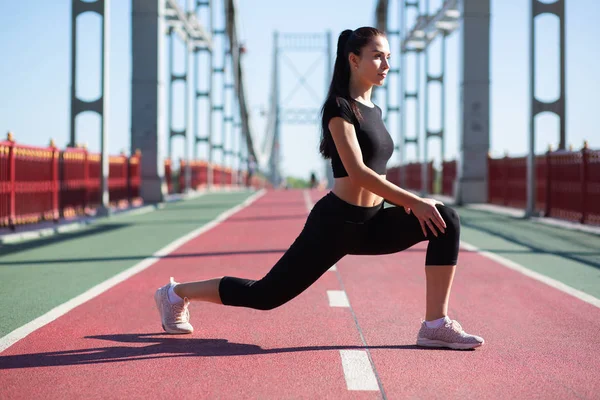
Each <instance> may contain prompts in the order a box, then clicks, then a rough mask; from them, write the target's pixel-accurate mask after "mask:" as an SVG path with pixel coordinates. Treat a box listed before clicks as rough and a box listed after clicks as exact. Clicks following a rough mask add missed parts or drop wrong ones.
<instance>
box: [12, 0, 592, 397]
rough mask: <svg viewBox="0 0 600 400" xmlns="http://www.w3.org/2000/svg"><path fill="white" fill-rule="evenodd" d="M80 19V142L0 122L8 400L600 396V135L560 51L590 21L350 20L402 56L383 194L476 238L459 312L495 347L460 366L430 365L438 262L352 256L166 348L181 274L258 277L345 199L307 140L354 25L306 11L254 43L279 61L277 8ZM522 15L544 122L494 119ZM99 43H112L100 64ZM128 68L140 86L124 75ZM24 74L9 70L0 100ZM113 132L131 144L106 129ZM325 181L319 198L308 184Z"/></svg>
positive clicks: (380, 100)
mask: <svg viewBox="0 0 600 400" xmlns="http://www.w3.org/2000/svg"><path fill="white" fill-rule="evenodd" d="M65 3H69V5H70V7H64V6H63V7H62V9H61V10H60V15H61V18H63V19H65V20H69V21H70V25H68V28H65V29H66V30H65V32H67V31H68V33H69V35H68V36H69V40H68V43H61V44H60V46H59V45H56V47H57V48H58V47H61V48H62V47H65V48H68V49H69V51H68V52H67V53H66V55H67V56H68V59H66V58H65V60H63V61H64V63H66V64H67V65H68V64H69V63H70V65H68V66H69V68H68V69H65V71H67V70H68V73H69V79H68V80H66V82H68V86H69V88H68V90H67V89H65V93H67V94H68V95H69V97H68V98H67V100H68V107H63V109H62V113H63V114H62V115H61V118H63V119H64V121H66V122H65V129H63V130H61V131H60V133H58V134H56V132H57V129H56V128H53V127H48V129H47V132H54V133H52V134H48V133H43V132H42V133H37V132H31V133H29V132H27V131H23V130H19V129H18V127H21V126H28V125H27V123H29V122H28V121H22V120H18V119H15V118H13V116H12V115H23V114H19V113H17V112H16V111H15V110H14V109H13V106H12V105H10V108H7V107H2V108H4V109H6V110H9V111H4V112H2V113H0V120H3V121H7V123H8V124H9V125H6V126H5V123H3V124H2V125H1V126H0V129H2V128H5V130H6V131H7V133H6V137H5V139H4V140H2V141H0V282H1V283H0V287H1V288H2V290H1V291H0V298H1V299H2V307H0V382H1V383H2V384H1V385H0V397H2V398H7V399H8V398H10V399H13V398H14V399H17V398H27V399H29V398H54V397H60V398H82V397H103V398H104V397H111V398H112V397H114V398H123V397H144V398H148V397H162V396H164V393H165V392H167V391H168V393H169V396H181V397H193V398H288V397H294V398H336V399H337V398H384V399H386V398H390V399H392V398H408V397H419V398H438V397H450V398H459V397H460V398H464V397H467V398H531V397H538V398H590V399H592V398H595V396H596V393H597V392H598V390H599V389H600V381H599V380H598V379H597V378H596V377H595V372H594V371H597V370H598V368H599V367H600V362H599V361H598V348H600V346H599V345H600V339H598V337H597V335H594V332H595V331H597V329H598V328H600V323H599V322H597V321H598V320H599V318H598V317H599V316H600V312H599V308H600V289H599V288H600V281H599V277H598V268H600V251H599V249H600V141H599V140H600V136H599V135H598V133H597V132H594V131H593V130H590V131H587V132H586V133H585V135H583V136H582V133H581V132H579V131H575V130H574V129H571V128H570V127H572V126H573V125H571V124H570V123H569V120H567V117H568V116H570V115H573V114H571V113H573V111H571V110H574V109H576V108H577V107H582V104H587V103H585V101H584V100H581V99H579V98H578V97H577V96H572V95H570V96H567V92H568V90H572V89H569V83H570V79H571V78H570V76H572V75H569V74H568V73H567V72H568V71H569V70H568V69H567V65H574V69H577V66H579V65H581V64H579V60H578V59H574V58H573V56H572V55H570V47H569V45H570V43H572V42H568V41H567V38H568V37H569V36H568V35H575V34H576V32H579V31H576V29H583V28H579V27H577V25H582V26H591V25H593V24H592V23H591V22H590V21H592V20H593V19H594V18H595V17H597V16H598V15H600V14H598V13H600V9H598V7H596V6H594V5H590V10H589V11H588V13H587V14H586V13H585V12H583V11H582V9H578V10H577V12H575V11H574V9H571V8H569V7H573V2H568V1H566V0H558V1H554V2H547V1H544V2H542V1H539V0H530V1H527V2H526V3H527V7H524V8H523V7H521V6H519V7H517V8H515V9H512V8H511V7H512V5H509V4H508V3H501V2H499V1H492V0H485V1H481V0H438V1H434V0H377V1H372V2H362V3H360V4H359V3H357V4H356V5H355V6H356V7H357V9H358V7H366V8H368V14H369V15H368V18H366V17H365V16H364V15H363V16H361V18H359V19H354V21H362V22H361V25H371V26H376V27H378V28H379V29H380V30H382V31H384V32H385V33H386V36H387V38H388V40H389V42H390V48H391V50H392V54H393V55H392V57H393V58H392V68H391V69H390V72H389V75H388V78H387V80H386V83H385V85H384V86H382V87H379V88H376V89H375V91H374V94H373V96H374V98H373V101H374V102H375V103H377V104H378V105H379V106H380V107H381V108H382V111H383V115H384V121H385V123H386V126H387V127H388V130H389V131H390V133H391V135H392V137H393V139H394V142H395V149H394V155H393V157H392V160H390V162H389V164H388V170H387V179H388V180H389V181H391V182H393V183H395V184H397V185H398V186H400V187H403V188H405V189H408V190H411V191H412V192H414V193H415V194H417V195H420V196H423V197H433V198H436V199H439V200H441V201H443V202H444V203H445V204H447V205H451V206H452V207H454V208H455V209H456V210H457V211H458V212H459V215H460V218H461V253H460V256H459V265H458V269H457V275H456V278H455V282H454V286H453V291H452V296H451V301H450V310H449V313H450V314H451V315H450V316H451V317H456V318H457V319H458V320H460V321H461V324H462V325H463V326H464V327H465V329H466V330H467V331H469V332H471V331H472V332H474V333H477V334H480V335H481V336H483V337H485V339H486V344H485V345H484V346H483V347H481V348H479V349H477V350H475V351H467V352H465V351H447V350H431V349H424V348H421V347H418V346H416V345H415V338H416V333H417V330H418V326H419V323H420V320H421V319H422V318H424V314H423V310H424V306H425V303H424V301H425V293H424V290H425V279H424V276H425V275H424V273H423V269H422V265H423V263H424V257H425V251H426V243H420V244H418V245H416V246H414V247H412V248H410V249H408V250H407V251H404V252H401V253H398V254H391V255H385V256H377V257H371V256H369V257H366V256H346V257H344V258H343V259H342V260H340V261H339V262H338V263H336V264H335V265H333V266H332V267H331V268H330V270H329V271H328V272H327V273H325V274H324V275H323V276H322V277H321V278H320V279H319V280H318V281H317V282H316V283H315V284H314V285H313V286H311V287H310V288H309V289H308V290H307V291H306V292H304V293H303V294H302V295H301V296H299V297H298V298H296V299H294V300H293V301H291V302H290V303H287V304H286V305H284V306H282V307H280V308H277V309H275V310H271V311H268V312H264V311H258V310H249V309H240V308H234V307H223V306H218V305H215V304H210V303H194V304H193V305H192V306H191V307H190V311H191V313H192V320H191V322H192V324H193V325H194V326H195V332H194V333H193V334H192V335H186V336H170V335H166V334H164V332H162V330H161V329H160V323H159V320H158V319H157V318H158V314H157V312H156V310H155V308H154V303H153V301H152V295H153V293H154V290H156V288H157V287H159V286H162V285H164V284H165V283H166V282H167V281H168V278H169V277H170V276H174V277H175V278H176V280H177V281H195V280H202V279H209V278H213V277H217V276H223V275H232V276H240V277H247V278H249V279H260V278H261V277H262V276H264V274H265V273H266V272H268V270H269V269H270V267H271V266H272V265H273V264H274V263H275V262H276V261H277V260H278V259H279V258H280V257H281V256H282V255H283V253H284V252H285V251H286V250H287V248H288V247H289V246H290V245H291V243H292V242H293V241H294V239H295V238H296V237H297V235H298V233H299V232H300V231H301V229H302V227H303V225H304V222H305V221H306V217H307V215H308V213H309V212H310V210H311V209H312V207H313V205H314V204H315V203H316V202H317V201H318V200H319V199H320V198H321V197H323V196H324V195H325V194H326V193H327V191H328V190H329V189H330V188H331V186H332V184H333V176H332V174H331V169H330V165H329V162H328V160H327V161H326V160H322V159H319V158H318V154H317V152H318V150H317V148H316V146H315V144H316V143H317V142H318V140H319V137H320V134H321V133H320V127H319V125H320V107H321V105H322V104H321V102H322V100H323V99H324V97H325V94H326V90H327V88H328V84H329V82H330V79H331V72H332V69H333V61H334V58H335V45H336V39H337V35H338V34H339V29H338V25H337V24H338V23H337V22H332V21H329V20H328V21H327V22H323V23H321V22H320V21H321V19H320V17H319V16H316V15H315V14H314V13H318V11H319V9H317V8H316V7H321V8H322V12H323V13H325V14H327V13H329V12H330V8H329V7H330V6H327V5H313V4H312V3H311V2H308V3H307V4H306V5H305V7H308V8H307V9H306V10H308V11H301V10H300V9H298V10H297V13H298V15H297V16H295V17H294V18H292V16H291V15H287V16H285V17H281V16H280V17H279V18H284V19H285V18H287V19H288V20H289V26H290V27H296V24H295V23H293V22H292V19H295V18H299V20H302V19H306V21H308V18H314V27H313V26H311V24H306V23H305V24H304V25H305V26H306V28H307V29H304V30H298V29H290V30H282V29H280V28H273V29H272V30H270V31H268V32H267V35H265V34H264V29H260V31H261V33H260V34H261V35H262V36H261V38H263V39H261V40H263V41H262V42H261V43H262V47H264V48H266V49H267V50H268V51H264V50H261V49H260V46H259V45H255V46H254V47H253V46H252V43H258V41H254V42H253V41H252V40H251V37H252V36H251V35H250V34H249V32H250V31H249V29H253V31H252V32H254V30H256V29H257V26H260V25H261V24H262V23H263V22H264V24H265V25H264V26H265V27H269V28H268V29H271V28H270V27H271V26H273V27H275V26H280V25H276V24H274V25H269V24H268V23H267V22H266V20H268V19H269V16H270V15H271V14H270V13H275V14H273V15H279V14H277V12H279V11H273V10H272V9H270V10H268V11H267V8H269V7H271V8H274V7H276V6H275V2H273V4H271V3H269V6H265V7H266V8H265V9H264V10H263V11H260V10H259V7H262V5H261V6H258V5H256V7H257V8H256V9H252V7H254V6H253V5H251V4H246V3H245V2H237V1H235V0H223V1H219V2H217V1H213V0H196V1H192V0H186V1H183V0H180V1H177V0H153V1H144V2H141V1H132V2H122V3H117V2H115V1H110V0H97V1H94V2H88V1H82V0H72V1H70V2H65ZM125 3H127V5H125ZM265 3H268V2H265ZM366 3H368V4H366ZM261 4H262V3H261ZM515 4H516V3H515ZM367 6H368V7H367ZM579 6H581V7H582V8H584V6H582V5H579ZM290 7H292V6H291V5H290ZM294 7H295V6H294ZM294 7H292V10H295V8H294ZM311 7H312V8H311ZM594 7H595V8H594ZM3 8H6V9H5V10H4V11H6V13H2V14H6V15H8V14H15V13H18V12H21V13H25V12H29V11H28V10H27V9H26V8H25V5H19V4H15V5H10V6H9V5H2V6H0V11H2V9H3ZM350 8H351V7H350ZM515 10H518V11H515ZM309 11H310V12H309ZM338 12H340V14H339V18H340V19H341V20H343V19H344V18H349V19H352V18H355V17H354V16H353V15H357V14H360V13H359V12H357V11H356V10H355V11H354V14H352V13H351V12H350V10H348V11H347V12H348V15H347V16H346V14H345V12H346V11H338ZM33 13H34V14H36V13H35V11H33ZM57 13H58V11H57ZM261 13H264V15H263V14H261ZM303 13H304V14H303ZM495 13H496V14H495ZM515 13H517V14H518V18H520V19H521V21H526V23H525V24H522V25H523V26H525V27H526V30H525V31H524V32H526V33H527V35H526V36H519V37H518V39H519V40H520V43H524V42H526V43H527V45H526V46H525V45H524V46H525V47H527V51H526V52H525V53H523V52H520V53H519V52H518V51H516V52H515V59H514V60H513V61H514V63H515V65H519V66H524V67H525V68H520V69H519V70H520V71H522V76H523V77H526V81H527V83H528V85H529V86H528V87H527V88H526V90H525V88H523V90H522V92H526V97H525V99H524V100H523V98H521V99H520V100H519V102H517V101H516V100H515V104H526V105H528V109H527V110H526V111H521V110H517V109H516V108H511V107H513V106H512V105H511V104H506V103H503V102H500V101H498V102H495V100H496V99H498V98H499V97H498V95H497V94H496V95H494V92H496V93H498V92H500V91H501V88H500V87H499V85H498V84H496V83H495V82H494V81H493V79H492V76H493V70H494V67H496V68H509V67H506V65H509V63H506V62H505V61H504V60H503V61H500V60H499V58H498V56H497V55H496V56H494V55H495V54H497V53H495V51H497V50H495V49H496V48H495V47H494V45H498V43H500V46H504V42H503V41H500V40H498V39H494V32H495V33H496V34H502V35H506V40H513V39H514V35H511V33H510V30H509V29H508V28H506V26H510V25H511V22H510V21H508V16H512V17H514V16H515ZM351 14H352V15H351ZM281 15H284V14H281ZM571 15H573V17H571ZM257 16H259V17H260V16H262V18H264V21H263V20H261V19H258V20H257V18H259V17H257ZM592 17H594V18H592ZM571 18H573V19H571ZM548 19H551V21H552V22H550V23H548V22H547V21H548ZM123 21H128V24H129V25H128V26H130V31H128V32H127V37H125V38H123V36H122V35H123V31H124V30H123V27H122V22H123ZM32 23H33V22H32ZM494 23H496V24H497V25H500V26H502V25H504V26H505V28H503V30H499V28H494V27H493V25H494ZM344 25H345V24H344ZM358 26H360V25H358ZM358 26H356V27H358ZM356 27H355V28H356ZM92 28H94V29H95V34H96V35H97V36H96V37H97V39H98V40H97V42H95V44H94V45H88V44H89V43H88V42H89V37H88V36H89V32H90V31H94V29H92ZM11 29H14V30H15V32H17V29H18V28H16V27H13V26H12V25H11ZM23 29H24V28H23ZM57 29H58V28H57ZM265 29H266V28H265ZM342 29H343V28H342ZM494 29H496V30H494ZM515 29H516V28H515ZM521 32H523V31H521ZM253 34H255V35H257V37H258V30H256V32H255V33H253ZM14 36H15V37H18V35H14ZM265 37H268V41H269V42H268V43H265V42H264V38H265ZM578 37H581V36H578ZM585 38H586V39H585V40H586V41H585V43H584V45H585V46H584V47H586V48H587V50H586V54H587V53H591V54H596V56H595V57H596V58H597V54H598V51H597V50H598V45H597V44H596V43H594V42H593V40H592V36H590V35H587V36H585ZM15 40H17V41H18V39H15ZM23 40H25V38H23ZM40 40H43V38H41V39H40ZM121 42H127V43H129V45H130V47H127V49H125V50H123V49H121V46H122V43H121ZM98 44H99V45H98ZM579 45H580V44H578V46H579ZM7 49H8V47H7ZM594 49H595V50H594ZM548 51H549V52H550V54H552V55H553V57H549V58H546V57H545V55H546V54H548ZM59 53H60V52H57V54H59ZM6 54H8V60H9V61H10V58H11V57H15V60H16V57H17V56H16V55H14V56H11V54H13V53H10V52H6ZM14 54H17V53H14ZM60 54H62V53H60ZM118 54H126V55H127V58H128V63H129V64H128V65H129V66H130V79H122V76H121V75H119V74H120V73H121V72H120V71H121V70H122V68H121V67H120V66H119V67H115V65H118V63H115V62H114V58H115V57H117V56H116V55H118ZM519 54H521V56H524V57H521V58H518V55H519ZM253 57H254V58H253ZM257 60H259V61H257ZM119 62H121V61H119ZM502 62H505V63H502ZM553 63H554V64H555V65H554V64H553ZM569 63H570V64H569ZM500 65H501V66H500ZM261 68H262V69H265V70H268V72H266V74H267V75H266V76H267V77H268V79H267V80H264V81H262V80H260V78H259V77H260V76H261V75H260V74H261V72H260V71H259V69H261ZM546 69H553V70H554V75H552V74H548V73H547V71H546ZM583 71H584V70H583V69H582V72H581V74H583ZM42 73H43V72H42V71H41V70H37V71H36V72H35V74H42ZM17 75H18V71H14V72H13V73H11V72H10V71H6V72H3V76H2V77H0V79H2V80H1V81H0V82H6V84H7V85H8V84H9V83H10V82H9V80H13V78H14V77H16V76H17ZM315 75H319V76H318V77H315ZM548 76H551V77H552V76H553V78H552V80H551V81H548ZM117 79H120V82H125V83H126V85H127V87H128V93H129V96H127V95H124V92H123V91H122V90H120V89H117V90H115V85H114V82H115V81H116V80H117ZM504 79H505V81H504V83H507V82H510V79H511V77H508V78H506V76H505V78H504ZM514 79H515V81H516V80H517V77H515V78H514ZM19 85H21V86H20V87H23V91H25V90H26V89H25V82H22V83H19ZM517 86H518V85H514V86H511V87H517ZM548 86H553V87H554V88H555V90H553V91H551V92H552V93H551V95H550V96H549V95H548V90H547V89H546V88H547V87H548ZM65 88H66V86H65ZM94 88H95V89H94ZM259 89H260V90H259ZM257 90H258V91H260V93H257ZM94 91H95V93H93V92H94ZM506 91H507V92H508V89H506ZM301 92H303V93H301ZM90 93H92V94H90ZM571 93H573V92H571ZM578 93H579V92H578ZM261 96H262V97H261ZM521 96H522V93H521ZM257 98H262V99H263V100H260V102H261V104H263V103H262V102H264V104H266V105H264V106H263V105H261V106H258V105H257V101H256V99H257ZM502 99H505V97H502ZM28 101H33V100H28ZM6 104H7V105H8V103H6ZM15 104H18V101H17V100H15ZM23 104H24V103H23ZM117 104H118V106H115V105H117ZM123 104H125V105H126V107H124V106H123ZM49 106H50V105H49ZM515 107H516V106H515ZM123 108H125V110H122V109H123ZM494 115H495V116H496V122H494V121H493V116H494ZM499 115H501V116H509V118H510V116H512V118H514V119H515V120H518V119H519V118H521V120H519V121H520V122H525V125H526V127H525V128H524V129H523V131H524V132H526V134H527V135H526V136H527V138H526V139H527V140H526V146H525V147H522V148H520V149H522V150H525V151H524V152H523V151H521V152H519V151H508V150H507V149H506V147H509V144H506V143H508V142H506V141H500V140H499V136H503V132H502V131H500V130H499V129H496V130H494V128H493V127H494V123H496V124H498V122H497V119H498V116H499ZM577 115H579V114H577ZM20 118H22V117H20ZM113 119H114V120H113ZM116 120H119V121H126V124H128V129H129V132H127V130H122V131H116V130H114V129H113V127H114V124H115V121H116ZM590 121H591V120H590ZM120 123H122V122H120ZM594 124H595V122H594ZM13 126H16V127H17V128H14V127H13ZM31 126H33V125H31ZM502 126H503V127H506V126H511V124H504V125H502ZM590 126H592V125H591V123H590ZM593 126H595V125H593ZM90 132H92V133H90ZM94 132H95V133H94ZM494 135H495V136H494ZM298 137H301V139H298ZM515 137H516V136H511V138H512V139H508V141H510V140H513V141H514V140H515V139H514V138H515ZM430 139H431V140H430ZM86 142H89V143H86ZM499 142H501V143H503V144H504V146H506V147H504V148H502V147H498V146H494V145H493V144H494V143H499ZM115 143H118V146H117V147H115ZM119 147H121V148H123V150H122V151H119V150H115V149H118V148H119ZM514 148H516V147H514ZM306 149H309V150H307V151H305V150H306ZM311 149H312V150H311ZM311 152H314V154H312V153H311ZM296 171H302V172H300V173H297V172H296ZM311 171H312V172H313V173H315V174H316V176H317V177H318V182H317V184H316V185H315V186H313V187H309V186H308V184H306V183H305V184H299V186H300V187H292V186H293V185H292V182H293V180H292V178H298V175H299V174H304V173H305V175H304V178H308V175H309V172H311ZM386 207H393V205H391V204H386ZM415 327H416V328H415ZM415 329H416V330H415ZM98 377H102V379H98ZM32 383H34V384H32ZM152 393H154V394H152Z"/></svg>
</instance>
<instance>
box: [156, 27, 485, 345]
mask: <svg viewBox="0 0 600 400" xmlns="http://www.w3.org/2000/svg"><path fill="white" fill-rule="evenodd" d="M389 56H390V50H389V44H388V41H387V39H386V38H385V36H384V34H383V33H382V32H380V31H378V30H377V29H374V28H370V27H363V28H359V29H357V30H356V31H351V30H346V31H344V32H342V33H341V35H340V37H339V40H338V49H337V59H336V62H335V69H334V73H333V78H332V82H331V86H330V88H329V93H328V96H327V99H326V101H325V104H324V105H323V109H322V129H323V135H322V139H321V145H320V151H321V154H322V155H323V156H324V157H325V158H331V165H332V168H333V176H334V178H335V183H334V186H333V189H332V190H331V192H329V193H328V194H327V195H326V196H324V197H323V198H321V199H320V200H319V201H318V202H317V203H316V204H315V206H314V208H313V209H312V211H311V212H310V214H309V216H308V219H307V221H306V224H305V226H304V229H303V230H302V232H301V233H300V235H299V236H298V237H297V238H296V240H295V241H294V243H293V244H292V245H291V247H290V248H289V249H288V250H287V252H286V253H285V254H284V255H283V256H282V257H281V259H280V260H279V261H278V262H277V263H276V264H275V266H274V267H273V268H272V269H271V270H270V271H269V272H268V273H267V274H266V275H265V276H264V277H263V278H262V279H260V280H258V281H254V280H248V279H243V278H236V277H230V276H225V277H222V278H216V279H210V280H206V281H199V282H189V283H181V284H178V283H176V282H174V281H173V278H171V282H170V283H169V284H167V285H165V286H163V287H162V288H159V289H158V290H157V291H156V294H155V300H156V304H157V307H158V309H159V311H160V315H161V319H162V324H163V328H164V330H165V331H167V332H169V333H191V332H192V331H193V328H192V326H191V325H190V323H189V311H188V305H189V303H190V300H200V301H209V302H213V303H218V304H224V305H229V306H237V307H248V308H254V309H260V310H271V309H273V308H275V307H278V306H280V305H282V304H284V303H286V302H288V301H290V300H291V299H293V298H294V297H296V296H298V295H299V294H300V293H302V292H303V291H304V290H305V289H306V288H308V287H309V286H310V285H312V284H313V283H314V282H315V281H316V280H317V279H318V278H319V277H320V276H321V275H322V274H323V273H325V271H327V270H328V269H329V268H330V267H331V266H332V265H333V264H335V263H336V262H337V261H339V260H340V259H341V258H342V257H344V256H345V255H347V254H360V255H376V254H389V253H395V252H399V251H402V250H405V249H407V248H409V247H411V246H413V245H415V244H416V243H419V242H421V241H424V240H428V241H429V244H428V247H427V255H426V259H425V274H426V278H427V290H426V297H427V302H426V304H427V305H426V311H425V320H424V321H422V323H421V328H420V330H419V332H418V335H417V344H418V345H421V346H429V347H449V348H455V349H470V348H474V347H479V346H481V345H482V344H483V343H484V341H483V339H482V338H480V337H478V336H474V335H469V334H467V333H465V332H464V331H463V329H462V328H461V326H460V324H459V323H458V322H456V321H453V320H451V319H450V318H448V316H447V314H448V299H449V296H450V287H451V285H452V280H453V277H454V272H455V269H456V262H457V258H458V248H459V235H460V221H459V217H458V214H457V213H456V212H455V211H454V210H452V209H451V208H448V207H446V206H444V205H443V204H442V203H441V202H439V201H436V200H433V199H425V198H420V197H418V196H415V195H414V194H412V193H410V192H407V191H405V190H403V189H401V188H399V187H398V186H396V185H394V184H392V183H391V182H389V181H387V180H386V176H385V173H386V164H387V161H388V160H389V159H390V157H391V156H392V152H393V149H394V145H393V142H392V138H391V137H390V135H389V133H388V131H387V130H386V128H385V126H384V124H383V120H382V117H381V109H380V108H379V107H377V106H376V105H375V104H373V103H372V102H371V93H372V88H373V86H374V85H377V86H381V85H382V84H383V82H384V80H385V76H386V74H387V72H388V70H389V68H390V66H389V62H388V59H389ZM384 199H385V200H387V201H388V202H389V203H391V204H395V205H399V206H400V207H389V208H384V204H383V203H384Z"/></svg>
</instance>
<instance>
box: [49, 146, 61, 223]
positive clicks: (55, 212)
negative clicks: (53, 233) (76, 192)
mask: <svg viewBox="0 0 600 400" xmlns="http://www.w3.org/2000/svg"><path fill="white" fill-rule="evenodd" d="M50 148H52V185H51V187H52V219H53V220H54V222H58V220H59V219H60V213H59V210H58V208H59V205H58V193H59V191H60V182H59V180H58V156H59V154H60V153H59V151H58V149H57V148H56V145H55V143H54V140H53V139H50Z"/></svg>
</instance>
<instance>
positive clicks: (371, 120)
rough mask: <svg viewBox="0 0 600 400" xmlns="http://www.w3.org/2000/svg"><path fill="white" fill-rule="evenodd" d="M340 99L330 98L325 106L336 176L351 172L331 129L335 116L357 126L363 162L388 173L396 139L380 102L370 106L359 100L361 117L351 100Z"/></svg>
mask: <svg viewBox="0 0 600 400" xmlns="http://www.w3.org/2000/svg"><path fill="white" fill-rule="evenodd" d="M338 102H339V106H338V104H337V102H336V101H335V99H334V100H332V101H329V102H327V103H326V104H325V107H324V109H323V129H324V132H325V138H326V140H327V141H328V146H329V149H331V168H332V169H333V177H334V178H341V177H344V176H348V172H347V171H346V168H344V165H343V164H342V160H341V159H340V155H339V154H338V151H337V149H336V147H335V142H334V141H333V138H332V136H331V132H330V131H329V120H330V119H331V118H333V117H341V118H343V119H344V120H346V121H348V122H349V123H351V124H353V125H354V129H355V131H356V137H357V139H358V144H359V145H360V150H361V152H362V157H363V162H364V163H365V165H366V166H367V167H369V168H371V169H372V170H373V171H375V172H376V173H378V174H380V175H383V174H385V173H386V171H387V162H388V160H389V159H390V158H391V157H392V153H393V152H394V142H393V140H392V137H391V136H390V134H389V132H388V131H387V129H386V127H385V125H384V124H383V119H382V117H381V116H382V113H381V108H379V107H378V106H377V105H375V106H374V107H369V106H367V105H365V104H363V103H361V102H358V101H355V103H356V104H357V106H358V109H359V110H360V113H361V115H362V119H361V120H359V119H358V118H357V117H356V116H355V115H354V113H353V112H352V109H351V108H350V104H348V101H347V100H345V99H342V98H338Z"/></svg>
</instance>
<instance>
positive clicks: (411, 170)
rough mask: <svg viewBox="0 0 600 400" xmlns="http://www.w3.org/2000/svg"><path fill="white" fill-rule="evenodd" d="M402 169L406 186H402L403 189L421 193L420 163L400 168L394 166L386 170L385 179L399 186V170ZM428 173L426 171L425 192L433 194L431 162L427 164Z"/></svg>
mask: <svg viewBox="0 0 600 400" xmlns="http://www.w3.org/2000/svg"><path fill="white" fill-rule="evenodd" d="M402 168H404V173H405V177H406V185H405V186H404V188H405V189H410V190H418V191H421V189H423V183H422V182H423V178H422V175H421V174H422V172H421V171H422V168H423V167H422V164H421V163H410V164H404V165H402V166H396V167H391V168H388V170H387V172H386V177H387V179H388V180H389V181H390V182H392V183H394V184H396V185H400V176H401V175H400V174H401V172H402V171H401V169H402ZM427 168H428V171H427V188H428V189H427V190H428V191H429V193H432V192H433V179H434V173H435V171H434V169H433V162H429V164H428V165H427Z"/></svg>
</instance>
